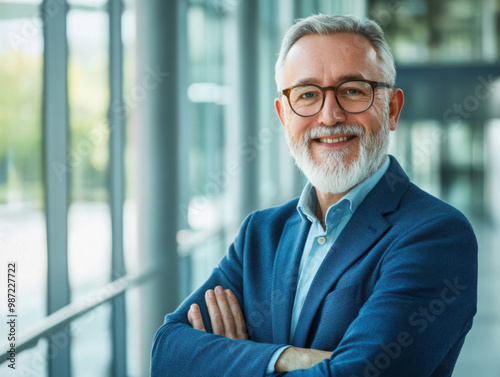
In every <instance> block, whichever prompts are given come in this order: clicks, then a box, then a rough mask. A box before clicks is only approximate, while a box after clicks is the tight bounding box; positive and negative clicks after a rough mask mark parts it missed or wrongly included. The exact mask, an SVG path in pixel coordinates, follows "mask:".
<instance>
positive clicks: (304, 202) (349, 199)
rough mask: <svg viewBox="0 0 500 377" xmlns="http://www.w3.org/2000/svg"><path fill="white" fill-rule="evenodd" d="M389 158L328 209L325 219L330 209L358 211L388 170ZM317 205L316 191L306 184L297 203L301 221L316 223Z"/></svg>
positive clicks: (308, 183) (309, 184)
mask: <svg viewBox="0 0 500 377" xmlns="http://www.w3.org/2000/svg"><path fill="white" fill-rule="evenodd" d="M389 160H390V159H389V157H388V156H386V157H385V160H384V162H383V164H382V165H381V166H380V167H379V168H378V169H377V170H376V171H375V172H374V173H373V174H372V175H371V176H370V177H368V178H367V179H365V180H364V181H363V182H361V183H360V184H359V185H357V186H356V187H354V188H353V189H352V190H351V191H349V192H348V193H347V194H346V195H344V196H343V197H342V198H341V199H340V200H339V201H338V202H337V203H335V204H334V205H332V206H331V207H330V208H328V211H327V213H326V216H325V218H326V219H328V214H329V212H330V210H331V209H332V208H336V207H340V206H344V208H345V207H346V204H347V205H348V206H347V208H346V210H347V209H348V210H349V211H350V212H351V213H354V211H356V209H358V207H359V205H360V204H361V202H362V201H363V200H364V199H365V197H366V195H368V193H369V192H370V191H371V190H372V189H373V188H374V187H375V185H376V184H377V183H378V181H379V180H380V179H381V178H382V176H383V175H384V174H385V173H386V171H387V169H388V168H389V165H390V161H389ZM317 204H318V197H317V195H316V189H315V188H314V186H313V185H312V184H311V183H310V182H307V184H306V185H305V187H304V189H303V190H302V194H301V195H300V198H299V202H298V203H297V211H298V212H299V215H300V216H301V217H302V219H303V220H306V219H307V220H309V221H310V222H314V221H318V219H317V218H316V206H317Z"/></svg>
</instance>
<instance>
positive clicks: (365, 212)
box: [294, 156, 409, 347]
mask: <svg viewBox="0 0 500 377" xmlns="http://www.w3.org/2000/svg"><path fill="white" fill-rule="evenodd" d="M390 158H391V165H390V166H389V169H388V170H387V172H386V174H385V175H384V176H383V177H382V178H381V179H380V181H379V182H378V183H377V185H376V186H375V187H374V188H373V190H372V191H371V192H370V193H369V194H368V195H367V197H366V198H365V200H364V201H363V202H362V203H361V205H360V206H359V207H358V209H357V210H356V212H355V213H354V214H353V216H352V218H351V219H350V221H349V222H348V223H347V225H346V226H345V228H344V230H343V231H342V233H341V234H340V235H339V237H338V239H337V240H336V242H335V243H334V245H333V246H332V248H331V249H330V251H329V253H328V254H327V256H326V257H325V259H324V261H323V263H322V264H321V266H320V268H319V270H318V272H317V273H316V276H315V277H314V279H313V281H312V284H311V287H310V288H309V292H308V294H307V297H306V300H305V302H304V306H303V307H304V310H302V312H301V313H300V316H299V320H298V324H297V330H296V333H295V339H294V345H296V346H297V347H306V346H307V341H308V335H309V334H310V330H311V326H312V322H313V319H314V315H315V314H316V313H317V312H318V309H319V307H320V305H321V303H322V302H323V300H324V298H325V296H326V295H327V294H328V293H329V292H330V291H331V290H332V287H333V286H334V284H335V283H336V282H337V280H338V279H339V278H340V277H341V276H342V275H343V274H344V272H345V271H346V270H347V269H348V268H350V266H352V264H353V263H354V262H356V260H358V259H359V258H360V257H361V256H362V255H363V254H364V253H366V251H367V250H368V249H369V248H370V247H371V245H372V244H374V243H375V242H376V241H377V239H379V238H380V237H381V236H382V235H383V234H384V233H385V232H386V231H387V229H389V228H390V226H391V224H389V223H388V222H387V221H386V219H385V217H384V215H385V214H386V213H390V212H393V211H395V210H396V209H397V206H398V205H399V202H400V200H401V197H402V195H403V193H404V192H405V191H406V188H407V186H408V183H409V179H408V177H407V176H406V174H405V173H404V172H403V170H402V168H401V166H400V165H399V164H398V163H397V161H396V160H395V159H394V158H393V157H392V156H390Z"/></svg>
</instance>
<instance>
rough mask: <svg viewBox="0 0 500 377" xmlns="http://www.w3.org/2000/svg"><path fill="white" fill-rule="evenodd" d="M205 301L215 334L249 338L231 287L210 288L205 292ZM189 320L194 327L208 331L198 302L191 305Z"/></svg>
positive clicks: (234, 337) (233, 337) (231, 337)
mask: <svg viewBox="0 0 500 377" xmlns="http://www.w3.org/2000/svg"><path fill="white" fill-rule="evenodd" d="M205 302H206V304H207V308H208V314H209V316H210V322H211V324H212V330H213V333H214V334H217V335H222V336H225V337H226V338H229V339H248V334H247V326H246V323H245V318H244V317H243V313H242V312H241V308H240V304H239V302H238V299H237V298H236V296H235V295H234V293H233V292H232V291H231V290H230V289H226V290H224V289H223V288H222V287H221V286H220V285H219V286H217V287H215V290H212V289H209V290H208V291H207V292H206V293H205ZM188 320H189V323H190V324H191V326H192V327H193V328H194V329H196V330H201V331H205V332H206V331H207V330H206V328H205V324H204V323H203V317H202V316H201V312H200V307H199V306H198V304H192V305H191V308H190V309H189V312H188Z"/></svg>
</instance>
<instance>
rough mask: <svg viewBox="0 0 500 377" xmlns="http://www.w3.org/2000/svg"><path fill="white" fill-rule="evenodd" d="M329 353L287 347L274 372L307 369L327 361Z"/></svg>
mask: <svg viewBox="0 0 500 377" xmlns="http://www.w3.org/2000/svg"><path fill="white" fill-rule="evenodd" d="M331 355H332V353H331V352H328V351H321V350H316V349H307V348H298V347H289V348H287V349H286V350H285V351H283V353H282V354H281V355H280V357H279V358H278V360H277V361H276V365H275V367H274V371H275V372H291V371H293V370H297V369H309V368H311V367H312V366H314V365H316V364H318V363H320V362H322V361H323V360H325V359H329V358H330V356H331Z"/></svg>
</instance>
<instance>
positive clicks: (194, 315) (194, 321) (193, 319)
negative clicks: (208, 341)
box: [188, 304, 207, 332]
mask: <svg viewBox="0 0 500 377" xmlns="http://www.w3.org/2000/svg"><path fill="white" fill-rule="evenodd" d="M188 321H189V323H190V325H191V327H192V328H193V329H196V330H201V331H205V332H206V331H207V330H206V329H205V324H204V323H203V317H202V316H201V312H200V307H199V306H198V304H192V305H191V307H190V308H189V311H188Z"/></svg>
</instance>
